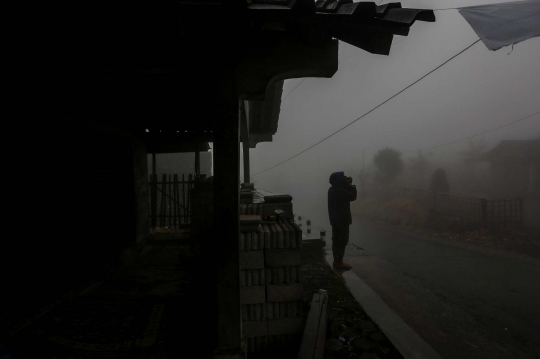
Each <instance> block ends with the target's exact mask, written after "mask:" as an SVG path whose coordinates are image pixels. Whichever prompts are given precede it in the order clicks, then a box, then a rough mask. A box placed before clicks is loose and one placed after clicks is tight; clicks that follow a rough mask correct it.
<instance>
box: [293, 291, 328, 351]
mask: <svg viewBox="0 0 540 359" xmlns="http://www.w3.org/2000/svg"><path fill="white" fill-rule="evenodd" d="M327 302H328V294H326V292H325V291H323V292H322V293H321V292H320V293H315V294H314V295H313V299H312V300H311V308H310V310H309V314H308V318H307V321H306V326H305V329H304V335H303V337H302V343H301V344H300V350H299V352H298V359H314V358H322V357H323V356H322V354H323V353H324V339H325V338H324V337H325V336H326V303H327ZM323 307H324V308H325V310H324V313H323ZM321 340H322V342H321Z"/></svg>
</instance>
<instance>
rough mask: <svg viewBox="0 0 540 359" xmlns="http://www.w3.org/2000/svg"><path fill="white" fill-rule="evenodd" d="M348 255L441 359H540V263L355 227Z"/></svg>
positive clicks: (361, 274) (475, 247) (444, 241)
mask: <svg viewBox="0 0 540 359" xmlns="http://www.w3.org/2000/svg"><path fill="white" fill-rule="evenodd" d="M359 248H362V249H359ZM346 256H347V261H348V262H349V263H351V264H352V265H353V266H354V268H353V270H354V271H355V273H356V274H357V275H358V276H359V277H360V278H362V279H363V280H364V281H365V282H366V283H367V284H368V285H369V286H370V287H371V288H372V289H373V290H374V291H375V292H377V294H378V295H379V296H380V297H381V298H382V299H383V300H384V301H385V302H386V303H387V304H388V305H389V306H390V308H392V309H393V310H394V311H395V312H396V313H397V314H398V315H399V316H400V317H401V318H402V319H403V320H404V321H405V322H406V323H407V324H409V325H410V326H411V327H412V328H413V329H414V330H415V331H416V332H417V333H418V334H419V335H420V336H421V337H422V338H423V339H424V340H426V341H427V342H428V343H429V344H430V345H431V346H432V347H433V348H434V349H435V350H436V351H437V352H438V353H440V354H441V356H442V357H443V358H445V359H452V358H456V359H467V358H471V359H472V358H474V359H476V358H479V359H481V358H501V359H502V358H504V359H508V358H540V260H538V259H534V258H532V257H528V256H520V255H516V254H513V253H509V252H503V251H498V250H493V249H490V248H483V247H479V246H478V245H472V244H468V243H462V242H454V241H451V240H447V239H437V238H430V237H426V236H422V235H414V234H410V233H407V232H404V231H398V230H394V229H389V228H388V227H385V226H380V225H373V224H367V223H363V224H362V223H358V222H355V223H354V224H353V225H352V226H351V233H350V244H349V248H348V249H347V254H346Z"/></svg>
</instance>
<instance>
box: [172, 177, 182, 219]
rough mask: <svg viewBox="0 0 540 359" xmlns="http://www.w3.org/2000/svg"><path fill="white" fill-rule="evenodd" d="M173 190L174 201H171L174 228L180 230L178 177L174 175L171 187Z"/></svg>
mask: <svg viewBox="0 0 540 359" xmlns="http://www.w3.org/2000/svg"><path fill="white" fill-rule="evenodd" d="M173 188H174V191H173V192H174V196H173V198H174V201H173V206H174V207H173V208H174V222H173V223H174V227H175V228H180V201H179V198H178V197H179V196H178V175H177V174H175V175H174V185H173Z"/></svg>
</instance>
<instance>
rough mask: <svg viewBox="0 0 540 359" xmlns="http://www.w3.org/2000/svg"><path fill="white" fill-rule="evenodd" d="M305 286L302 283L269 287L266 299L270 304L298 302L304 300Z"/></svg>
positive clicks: (267, 287)
mask: <svg viewBox="0 0 540 359" xmlns="http://www.w3.org/2000/svg"><path fill="white" fill-rule="evenodd" d="M302 290H303V286H302V284H301V283H293V284H282V285H268V286H266V295H267V296H266V297H267V301H268V302H296V301H299V300H302Z"/></svg>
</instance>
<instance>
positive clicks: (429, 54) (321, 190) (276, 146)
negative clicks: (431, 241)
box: [250, 0, 540, 228]
mask: <svg viewBox="0 0 540 359" xmlns="http://www.w3.org/2000/svg"><path fill="white" fill-rule="evenodd" d="M493 2H494V1H493V0H489V1H482V2H480V1H475V2H474V5H478V4H484V3H493ZM402 5H403V6H404V7H412V8H435V9H442V8H448V7H457V6H465V5H473V4H472V3H471V2H467V1H429V2H428V1H404V2H402ZM435 14H436V17H437V21H436V22H435V23H425V22H417V23H415V25H414V26H413V27H412V28H411V31H410V34H409V36H408V37H401V36H395V37H394V45H393V46H392V49H391V53H390V55H389V56H381V55H373V54H370V53H367V52H365V51H363V50H360V49H358V48H355V47H353V46H350V45H348V44H346V43H343V42H340V48H339V70H338V71H337V73H336V74H335V75H334V77H332V78H330V79H318V78H307V79H293V80H288V81H286V82H285V84H284V89H283V97H282V99H283V101H282V104H281V113H280V118H279V123H278V131H277V133H276V134H275V135H274V138H273V141H272V142H270V143H259V144H258V145H257V147H256V148H255V149H252V150H251V151H250V156H251V161H250V162H251V176H252V177H251V181H252V182H254V183H255V186H256V187H257V188H263V189H266V190H269V191H272V192H277V193H287V194H290V195H292V196H293V198H294V206H295V213H296V214H298V215H303V216H304V217H311V218H312V220H313V223H314V226H315V227H319V226H321V227H326V228H329V227H328V225H327V213H326V192H327V189H328V187H329V184H328V178H329V175H330V174H331V173H332V172H335V171H345V172H346V174H348V175H350V176H352V177H353V183H356V184H358V176H359V173H360V171H361V170H362V160H363V156H362V151H363V150H364V151H365V155H364V160H365V167H366V171H367V172H368V173H370V172H373V171H372V159H373V156H374V154H375V153H376V152H377V151H378V150H380V149H383V148H384V147H386V146H389V147H392V148H395V149H397V150H399V151H401V153H402V158H403V160H404V161H405V162H407V161H408V158H411V157H416V156H417V150H419V149H424V148H430V147H434V146H438V145H441V144H444V143H448V142H452V141H456V140H460V139H463V138H466V137H469V136H471V135H474V134H477V133H481V132H484V131H487V130H490V129H492V128H495V127H498V126H502V125H504V124H506V123H509V122H512V121H515V120H518V119H520V118H522V117H525V116H528V115H530V114H532V113H535V112H538V111H540V96H539V94H540V61H539V60H538V59H539V58H540V38H533V39H530V40H527V41H525V42H522V43H518V44H516V45H514V47H513V50H512V49H511V48H510V47H508V48H502V49H500V50H498V51H489V50H488V49H487V48H486V47H485V46H484V44H483V43H482V42H479V43H477V44H475V45H473V46H472V47H471V48H470V49H468V50H467V51H465V52H464V53H463V54H461V55H459V56H458V57H456V58H455V59H453V60H452V61H450V62H449V63H447V64H446V65H445V66H443V67H441V68H440V69H439V70H437V71H435V72H434V73H433V74H431V75H429V76H428V77H426V78H425V79H423V80H422V81H420V82H419V83H418V84H416V85H414V86H412V87H411V88H409V89H408V90H406V91H405V92H403V93H402V94H400V95H399V96H397V97H396V98H394V99H392V100H391V101H389V102H388V103H387V104H385V105H384V106H382V107H381V108H379V109H377V110H375V111H374V112H372V113H371V114H369V115H368V116H366V117H364V118H363V119H361V120H360V121H358V122H356V123H354V124H353V125H351V126H349V127H347V128H346V129H345V130H344V131H342V132H340V133H338V134H336V135H335V136H333V137H331V138H330V139H328V140H326V141H324V142H323V143H321V144H320V145H318V146H316V147H314V148H312V149H311V150H309V151H307V152H306V153H303V154H302V155H300V156H298V157H296V158H294V159H293V160H291V161H288V162H286V163H284V164H282V165H280V166H278V167H276V168H274V169H271V170H269V171H266V172H264V173H260V174H258V173H259V172H261V171H264V170H266V169H267V168H269V167H272V166H274V165H276V164H278V163H280V162H282V161H284V160H286V159H288V158H289V157H291V156H293V155H295V154H297V153H299V152H301V151H302V150H304V149H306V148H307V147H309V146H311V145H313V144H314V143H316V142H318V141H320V140H321V139H323V138H325V137H326V136H328V135H329V134H331V133H333V132H335V131H336V130H338V129H340V128H341V127H343V126H345V125H346V124H348V123H350V122H351V121H353V120H355V119H356V118H358V117H360V116H361V115H363V114H364V113H365V112H367V111H369V110H371V109H372V108H373V107H375V106H377V105H378V104H380V103H381V102H383V101H385V100H386V99H388V98H389V97H391V96H393V95H394V94H395V93H397V92H399V91H400V90H402V89H403V88H405V87H406V86H408V85H409V84H411V83H413V82H414V81H415V80H417V79H418V78H420V77H422V76H423V75H424V74H426V73H427V72H429V71H430V70H432V69H434V68H435V67H437V66H438V65H440V64H441V63H443V62H445V61H446V60H448V59H449V58H451V57H452V56H453V55H455V54H457V53H458V52H460V51H461V50H463V49H464V48H466V47H467V46H469V45H470V44H472V43H473V42H474V41H476V40H478V37H477V35H476V34H475V32H474V31H473V30H472V28H471V27H470V26H469V24H468V23H467V22H466V21H465V19H464V18H463V17H462V16H461V15H460V14H459V13H458V12H457V10H442V11H436V13H435ZM536 137H540V114H538V115H535V116H532V117H530V118H528V119H526V120H523V121H520V122H518V123H516V124H513V125H510V126H507V127H504V128H501V129H499V130H496V131H492V132H490V133H487V134H484V135H481V136H478V137H475V138H474V139H473V140H474V143H473V144H478V141H480V140H482V142H483V143H484V144H485V146H486V147H487V148H488V149H489V148H491V147H493V146H495V145H496V144H498V143H499V142H500V141H501V140H509V139H532V138H536ZM468 146H471V144H470V141H462V142H459V143H457V144H454V145H449V146H443V147H440V148H436V149H432V150H427V151H424V152H423V154H424V155H425V156H426V158H427V159H428V160H429V161H430V162H431V163H432V166H436V167H438V166H442V167H451V166H452V165H456V166H459V164H460V163H461V162H462V161H461V162H460V156H459V152H460V151H464V150H466V149H467V148H468ZM480 167H482V165H481V164H480ZM450 172H452V171H450ZM454 172H456V171H454ZM401 177H402V178H401V181H402V182H404V181H406V178H403V177H406V173H405V174H404V175H403V176H401ZM449 177H450V181H451V182H452V175H451V174H449ZM454 177H455V176H454ZM368 179H369V178H368ZM456 181H459V179H455V180H454V182H456ZM408 184H409V185H410V183H408ZM453 188H454V189H459V188H460V185H459V183H458V184H455V183H454V186H453ZM464 190H468V189H467V188H465V189H464ZM452 192H454V191H452ZM462 194H465V195H476V193H462Z"/></svg>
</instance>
